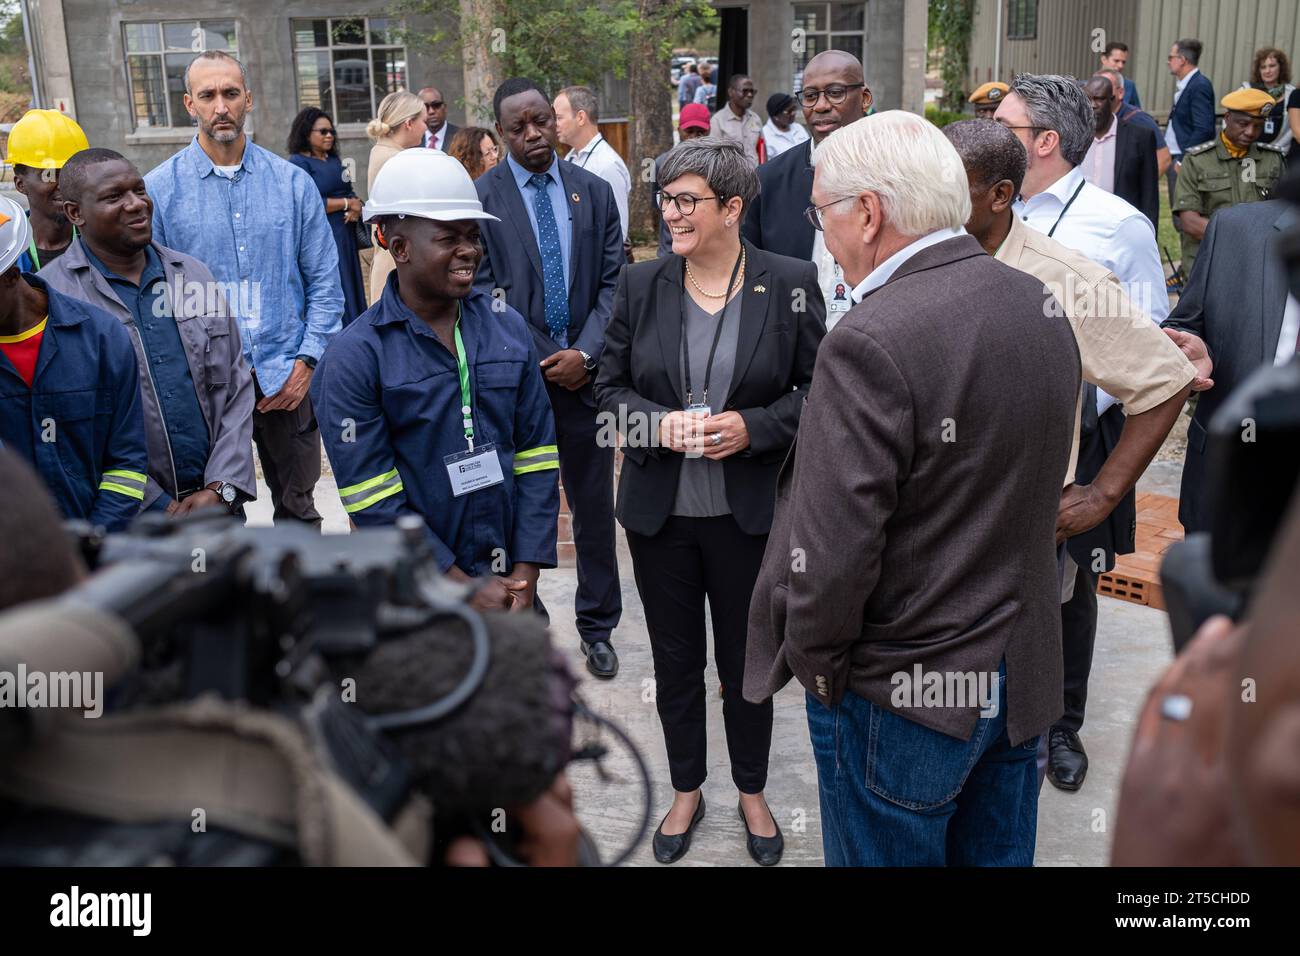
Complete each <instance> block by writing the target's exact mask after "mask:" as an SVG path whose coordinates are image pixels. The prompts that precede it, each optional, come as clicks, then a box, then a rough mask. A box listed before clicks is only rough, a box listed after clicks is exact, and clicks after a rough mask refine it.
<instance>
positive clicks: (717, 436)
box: [713, 432, 722, 445]
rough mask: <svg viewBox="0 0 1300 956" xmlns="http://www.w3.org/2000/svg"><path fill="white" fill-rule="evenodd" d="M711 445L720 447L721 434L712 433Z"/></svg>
mask: <svg viewBox="0 0 1300 956" xmlns="http://www.w3.org/2000/svg"><path fill="white" fill-rule="evenodd" d="M713 444H715V445H721V444H722V432H714V433H713Z"/></svg>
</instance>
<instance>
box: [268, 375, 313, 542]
mask: <svg viewBox="0 0 1300 956" xmlns="http://www.w3.org/2000/svg"><path fill="white" fill-rule="evenodd" d="M253 396H254V401H257V402H260V401H261V400H262V398H263V395H262V389H261V386H259V385H258V384H257V378H256V376H254V378H253ZM253 444H254V445H256V446H257V457H258V460H259V461H260V462H261V463H262V475H263V477H265V478H266V485H267V487H268V488H270V490H271V504H272V505H274V506H275V514H274V519H275V520H276V521H283V520H294V521H305V522H307V523H308V524H314V525H316V526H317V527H320V523H321V516H320V512H319V511H317V510H316V499H315V491H316V482H318V481H320V455H321V444H320V429H319V428H317V427H316V413H315V411H314V410H313V409H312V405H311V396H310V395H304V396H303V399H302V402H301V404H299V405H298V407H297V408H295V409H294V410H293V411H291V412H283V411H277V412H259V411H256V410H254V412H253Z"/></svg>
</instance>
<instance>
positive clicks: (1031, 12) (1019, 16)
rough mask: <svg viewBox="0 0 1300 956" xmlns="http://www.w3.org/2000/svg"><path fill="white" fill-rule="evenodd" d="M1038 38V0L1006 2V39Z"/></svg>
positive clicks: (1012, 0) (1010, 0) (1008, 0)
mask: <svg viewBox="0 0 1300 956" xmlns="http://www.w3.org/2000/svg"><path fill="white" fill-rule="evenodd" d="M1037 36H1038V0H1007V39H1008V40H1033V39H1036V38H1037Z"/></svg>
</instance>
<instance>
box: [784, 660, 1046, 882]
mask: <svg viewBox="0 0 1300 956" xmlns="http://www.w3.org/2000/svg"><path fill="white" fill-rule="evenodd" d="M807 705H808V733H809V736H810V737H811V738H812V746H813V754H814V756H815V757H816V759H817V782H818V786H819V788H820V799H821V814H822V847H823V851H824V853H825V857H826V865H827V866H1032V865H1033V862H1034V842H1035V839H1036V837H1037V826H1038V786H1037V770H1036V766H1035V759H1034V758H1035V753H1036V751H1037V749H1038V738H1037V737H1033V738H1031V739H1030V740H1026V741H1023V742H1021V743H1019V744H1017V745H1016V746H1014V747H1013V746H1011V742H1010V741H1009V740H1008V738H1007V725H1006V711H1007V691H1006V671H1005V668H999V671H998V712H997V715H996V716H993V717H981V718H980V719H979V722H978V723H977V725H976V727H975V732H974V733H973V734H971V738H970V740H958V739H957V738H955V737H949V736H948V735H947V734H942V733H939V732H938V731H937V730H930V729H929V728H928V727H922V726H921V725H920V724H918V723H915V722H913V721H911V720H908V719H907V718H906V717H900V716H899V715H898V714H897V713H895V712H893V711H891V710H888V709H886V708H883V707H878V706H876V705H875V704H873V703H871V702H870V701H868V700H865V699H863V698H861V697H858V696H856V695H855V694H851V693H846V694H845V695H844V699H843V700H841V701H840V703H839V705H838V706H835V707H831V708H827V707H826V706H825V705H823V704H821V703H819V702H818V701H817V699H816V698H815V697H813V696H812V695H811V694H809V695H808V700H807Z"/></svg>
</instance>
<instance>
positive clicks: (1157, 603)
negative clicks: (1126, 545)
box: [1097, 493, 1183, 610]
mask: <svg viewBox="0 0 1300 956" xmlns="http://www.w3.org/2000/svg"><path fill="white" fill-rule="evenodd" d="M1182 540H1183V526H1182V525H1180V524H1179V523H1178V499H1177V498H1170V497H1169V496H1167V495H1156V494H1150V493H1146V494H1139V495H1138V496H1137V550H1136V551H1134V552H1133V553H1132V554H1122V555H1120V556H1119V558H1118V559H1116V562H1115V570H1113V571H1111V572H1109V573H1108V574H1103V575H1101V577H1100V578H1099V579H1098V581H1097V593H1098V594H1103V595H1105V596H1106V597H1112V598H1117V599H1119V600H1121V601H1130V602H1132V603H1133V604H1145V605H1146V606H1148V607H1154V608H1158V609H1160V610H1164V609H1165V599H1164V593H1163V592H1162V591H1161V588H1160V563H1161V561H1163V560H1164V555H1165V551H1166V550H1168V548H1169V546H1170V545H1171V544H1173V543H1174V542H1175V541H1182Z"/></svg>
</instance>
